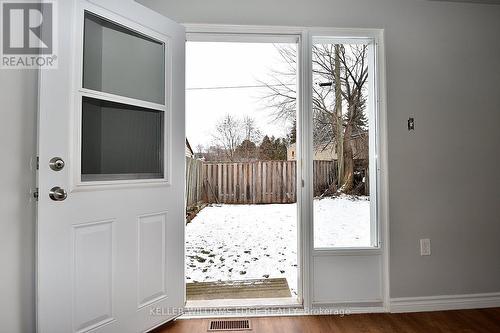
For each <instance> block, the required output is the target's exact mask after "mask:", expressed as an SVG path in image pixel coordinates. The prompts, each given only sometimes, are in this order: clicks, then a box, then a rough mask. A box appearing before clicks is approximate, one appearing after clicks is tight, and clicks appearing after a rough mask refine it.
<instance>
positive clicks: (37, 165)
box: [36, 156, 40, 170]
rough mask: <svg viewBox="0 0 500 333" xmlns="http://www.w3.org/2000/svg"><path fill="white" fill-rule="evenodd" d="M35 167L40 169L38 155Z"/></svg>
mask: <svg viewBox="0 0 500 333" xmlns="http://www.w3.org/2000/svg"><path fill="white" fill-rule="evenodd" d="M36 169H37V170H40V156H37V157H36Z"/></svg>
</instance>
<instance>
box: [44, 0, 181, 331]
mask: <svg viewBox="0 0 500 333" xmlns="http://www.w3.org/2000/svg"><path fill="white" fill-rule="evenodd" d="M56 3H57V12H56V17H57V20H56V21H55V22H57V27H58V32H57V36H56V37H57V39H56V41H55V42H56V43H58V45H59V51H58V54H57V57H58V62H59V64H58V69H51V70H42V71H41V73H40V82H39V83H40V95H39V97H40V100H39V103H40V104H39V107H40V109H39V147H38V149H39V179H38V181H39V186H38V187H39V202H38V226H37V228H38V230H37V251H38V252H37V259H38V260H37V266H38V267H37V329H38V332H42V333H45V332H46V333H58V332H61V333H67V332H88V331H92V332H120V333H122V332H143V331H148V330H150V329H151V328H153V327H155V326H158V325H160V324H161V323H164V322H166V321H168V320H171V319H173V318H175V317H176V316H177V315H178V313H179V312H180V311H182V308H183V306H184V295H185V292H184V234H183V233H184V44H185V33H184V29H183V27H181V26H180V25H178V24H176V23H174V22H172V21H170V20H168V19H166V18H165V17H163V16H161V15H159V14H157V13H155V12H153V11H151V10H149V9H147V8H145V7H143V6H141V5H139V4H137V3H135V2H134V1H132V0H126V1H125V0H92V1H84V0H64V1H56ZM51 161H52V162H53V163H50V162H51ZM61 161H63V162H64V165H63V163H62V162H61ZM64 192H66V195H67V197H66V198H65V199H64V197H65V193H64ZM50 193H51V195H50ZM63 199H64V200H63Z"/></svg>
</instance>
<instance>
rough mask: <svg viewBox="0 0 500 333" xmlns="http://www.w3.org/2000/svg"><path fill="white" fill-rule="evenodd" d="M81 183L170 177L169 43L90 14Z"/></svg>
mask: <svg viewBox="0 0 500 333" xmlns="http://www.w3.org/2000/svg"><path fill="white" fill-rule="evenodd" d="M83 30H84V31H83V33H84V34H83V55H82V58H83V68H82V72H83V75H82V77H83V79H82V82H81V83H82V88H83V89H80V91H79V93H80V103H81V118H80V120H81V122H80V126H81V127H80V131H79V133H80V135H81V137H80V140H79V141H80V143H81V147H80V160H81V161H80V170H81V174H80V181H81V182H98V181H118V180H122V181H125V180H126V181H130V180H144V179H165V177H166V175H167V173H166V171H165V170H166V165H165V164H166V147H168V145H167V144H165V142H166V138H167V137H168V136H167V135H166V134H167V133H165V128H166V127H165V124H166V122H167V117H166V116H165V112H167V99H168V96H166V91H167V89H166V77H167V73H166V68H165V67H166V65H165V64H166V61H165V52H166V43H165V42H163V41H159V40H158V39H155V38H152V37H149V36H147V35H146V34H144V33H141V32H138V31H135V30H131V29H129V28H126V27H124V26H122V25H120V24H118V23H115V22H112V21H110V20H108V19H105V18H103V17H101V16H97V15H95V14H93V13H90V12H87V11H86V12H85V15H84V26H83Z"/></svg>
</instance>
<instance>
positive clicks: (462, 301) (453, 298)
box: [390, 293, 500, 313]
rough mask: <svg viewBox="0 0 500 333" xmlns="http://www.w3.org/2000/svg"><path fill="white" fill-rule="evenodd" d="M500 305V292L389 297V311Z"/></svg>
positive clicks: (437, 309)
mask: <svg viewBox="0 0 500 333" xmlns="http://www.w3.org/2000/svg"><path fill="white" fill-rule="evenodd" d="M494 307H500V293H486V294H465V295H440V296H424V297H401V298H391V306H390V311H391V312H393V313H401V312H423V311H443V310H460V309H479V308H494Z"/></svg>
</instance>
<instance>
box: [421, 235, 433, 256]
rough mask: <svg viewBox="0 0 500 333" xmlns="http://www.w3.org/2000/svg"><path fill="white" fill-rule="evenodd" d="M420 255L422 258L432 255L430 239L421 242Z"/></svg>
mask: <svg viewBox="0 0 500 333" xmlns="http://www.w3.org/2000/svg"><path fill="white" fill-rule="evenodd" d="M420 255H421V256H430V255H431V240H430V239H429V238H424V239H421V240H420Z"/></svg>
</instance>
